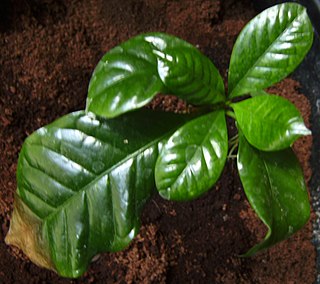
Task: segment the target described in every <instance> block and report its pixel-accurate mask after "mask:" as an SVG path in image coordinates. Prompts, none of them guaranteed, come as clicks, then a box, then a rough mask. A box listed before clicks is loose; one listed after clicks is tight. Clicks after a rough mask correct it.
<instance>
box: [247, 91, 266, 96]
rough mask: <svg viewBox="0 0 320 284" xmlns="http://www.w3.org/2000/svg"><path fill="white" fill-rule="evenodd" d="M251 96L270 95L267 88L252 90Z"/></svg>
mask: <svg viewBox="0 0 320 284" xmlns="http://www.w3.org/2000/svg"><path fill="white" fill-rule="evenodd" d="M250 95H251V97H258V96H266V95H270V94H269V93H268V92H266V91H265V90H255V91H251V92H250Z"/></svg>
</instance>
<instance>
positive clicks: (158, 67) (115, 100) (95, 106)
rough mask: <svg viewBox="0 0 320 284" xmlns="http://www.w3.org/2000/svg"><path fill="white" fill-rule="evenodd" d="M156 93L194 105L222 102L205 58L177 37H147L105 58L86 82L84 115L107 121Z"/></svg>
mask: <svg viewBox="0 0 320 284" xmlns="http://www.w3.org/2000/svg"><path fill="white" fill-rule="evenodd" d="M157 93H170V94H172V95H177V96H180V97H181V98H182V99H185V100H187V101H188V102H190V103H195V104H208V103H214V102H217V101H222V100H224V86H223V82H222V78H221V76H220V75H219V72H218V71H217V69H216V68H215V67H214V65H213V64H212V63H211V61H210V60H209V59H208V58H206V57H205V56H204V55H202V54H201V53H200V52H199V51H198V50H197V49H196V48H195V47H193V46H192V45H191V44H189V43H187V42H185V41H183V40H181V39H179V38H177V37H174V36H171V35H167V34H164V33H148V34H142V35H139V36H136V37H134V38H132V39H130V40H128V41H126V42H124V43H122V44H121V45H119V46H117V47H115V48H113V49H112V50H110V51H109V52H108V53H106V54H105V55H104V56H103V58H102V59H101V60H100V62H99V63H98V65H97V67H96V69H95V70H94V72H93V75H92V78H91V80H90V84H89V91H88V99H87V110H88V111H92V112H94V113H96V114H98V115H101V116H104V117H109V118H111V117H115V116H118V115H120V114H122V113H125V112H127V111H130V110H134V109H137V108H140V107H142V106H144V105H145V104H147V103H148V102H150V101H151V100H152V98H153V97H154V96H155V95H156V94H157Z"/></svg>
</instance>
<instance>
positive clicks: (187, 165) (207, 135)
mask: <svg viewBox="0 0 320 284" xmlns="http://www.w3.org/2000/svg"><path fill="white" fill-rule="evenodd" d="M214 127H215V125H214V123H212V124H211V127H210V128H209V131H208V133H207V134H206V136H205V137H204V139H203V140H202V142H201V144H200V148H198V147H197V149H196V150H195V151H194V154H193V155H192V158H191V159H190V163H186V166H185V167H184V169H183V170H182V171H181V173H180V174H179V175H178V176H177V178H176V179H175V180H174V181H173V182H172V184H171V187H173V186H174V185H175V184H176V183H177V181H178V180H179V179H180V177H181V176H182V174H183V173H184V172H185V170H186V168H187V167H189V166H190V164H192V163H191V162H193V161H194V159H195V156H196V153H198V152H199V151H202V150H201V149H202V148H203V145H204V141H205V140H207V138H208V137H209V136H210V134H211V131H212V129H213V128H214Z"/></svg>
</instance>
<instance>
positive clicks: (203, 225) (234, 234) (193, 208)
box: [0, 0, 316, 283]
mask: <svg viewBox="0 0 320 284" xmlns="http://www.w3.org/2000/svg"><path fill="white" fill-rule="evenodd" d="M255 14H256V13H255V11H254V9H253V8H252V3H251V2H250V1H249V0H248V1H246V0H243V1H237V0H234V1H231V0H224V1H214V0H211V1H209V0H204V1H203V0H193V1H191V0H184V1H175V0H144V1H142V0H122V1H119V0H109V1H102V0H89V1H77V0H67V1H62V0H56V1H52V0H45V1H44V0H43V1H40V0H21V1H14V0H2V1H1V3H0V66H1V67H0V126H1V128H0V151H1V152H0V218H1V225H2V226H1V228H0V229H1V230H0V282H1V283H313V282H314V281H315V277H316V268H315V265H316V255H315V248H314V246H313V245H312V243H311V239H312V224H311V221H310V222H309V223H308V224H307V225H306V226H305V227H304V228H303V229H302V230H301V231H299V232H298V233H297V234H295V235H294V236H293V237H291V238H290V239H288V240H287V241H284V242H282V243H280V244H278V245H276V246H275V247H273V248H271V249H269V250H267V251H265V252H262V253H260V254H258V255H257V256H255V257H252V258H239V257H238V255H239V254H241V253H243V252H245V251H246V250H247V249H249V248H250V247H251V246H253V245H254V244H255V243H256V242H257V241H259V240H261V239H262V238H263V236H264V234H265V233H266V228H265V227H264V226H263V225H262V223H261V222H260V221H259V219H258V218H257V217H256V215H255V213H254V212H253V211H252V210H251V209H250V206H249V204H248V201H247V199H246V197H245V195H244V193H243V189H242V187H241V183H240V180H239V177H238V174H237V170H236V162H235V160H228V162H227V164H226V168H225V170H224V172H223V174H222V176H221V179H220V181H219V182H218V183H217V184H216V185H215V186H214V187H213V188H212V190H211V191H210V192H208V193H207V194H205V195H204V196H202V197H201V198H199V199H197V200H195V201H192V202H185V203H175V202H169V201H165V200H163V199H162V198H160V197H159V196H154V197H153V198H152V199H151V200H150V202H149V203H148V204H147V206H146V208H145V210H144V212H143V215H142V227H141V231H140V234H139V235H138V236H137V238H136V239H135V240H134V241H133V242H132V244H131V245H130V246H129V247H128V249H126V250H125V251H123V252H119V253H112V254H111V253H104V254H101V255H99V256H98V257H97V258H96V259H95V260H94V261H93V263H92V264H91V265H90V267H89V270H88V271H87V272H86V273H85V275H84V276H82V277H81V278H79V279H77V280H69V279H64V278H61V277H59V276H58V275H56V274H55V273H53V272H51V271H48V270H45V269H41V268H39V267H37V266H35V265H34V264H32V263H31V262H30V261H28V260H27V259H26V257H25V256H24V255H23V254H22V253H21V252H19V251H18V250H17V249H15V248H11V247H8V246H7V245H6V244H5V243H4V237H5V235H6V233H7V231H8V228H9V220H10V216H11V213H12V206H13V197H14V192H15V190H16V179H15V172H16V166H17V159H18V153H19V150H20V148H21V145H22V143H23V141H24V139H25V138H26V137H27V135H29V134H31V133H32V132H33V131H34V130H36V129H37V128H39V127H41V126H43V125H45V124H47V123H50V122H51V121H53V120H54V119H56V118H58V117H60V116H62V115H64V114H67V113H69V112H72V111H75V110H79V109H83V108H84V107H85V98H86V94H87V86H88V82H89V80H90V75H91V72H92V70H93V68H94V67H95V65H96V64H97V62H98V61H99V59H100V58H101V56H102V55H103V54H104V53H105V52H106V51H108V50H109V49H111V48H112V47H114V46H115V45H117V44H119V43H121V42H123V41H125V40H127V39H129V38H130V37H132V36H134V35H137V34H139V33H142V32H149V31H161V32H168V33H171V34H174V35H177V36H179V37H181V38H183V39H185V40H187V41H189V42H191V43H192V44H194V45H196V46H197V47H198V48H199V49H200V50H201V51H202V52H204V53H205V54H206V55H207V56H208V57H209V58H211V59H212V60H213V61H214V63H215V64H216V66H217V67H218V69H219V70H220V72H221V74H222V75H223V76H224V77H225V78H226V74H227V68H228V62H229V58H230V55H231V49H232V45H233V43H234V41H235V39H236V36H237V34H238V33H239V32H240V30H241V28H242V27H243V26H244V25H245V24H246V23H247V22H248V20H249V19H251V18H252V17H253V16H254V15H255ZM270 92H272V93H275V94H278V95H282V96H284V97H286V98H288V99H289V100H291V101H292V102H293V103H294V104H295V105H296V106H297V107H298V108H299V109H300V111H301V112H302V114H303V117H304V119H305V122H306V124H307V125H309V115H310V106H309V103H308V100H307V99H306V98H305V96H304V95H303V94H301V91H300V85H299V83H298V82H295V81H293V80H292V79H286V80H285V81H284V82H282V83H280V84H278V85H277V86H275V87H273V88H271V89H270ZM149 107H151V108H160V109H163V110H169V111H184V110H185V109H186V108H187V106H186V105H185V104H184V103H183V102H182V101H179V100H177V99H176V98H174V97H170V96H169V97H168V96H166V97H164V96H162V95H159V96H158V97H156V99H155V100H154V101H153V102H152V103H151V104H150V106H149ZM229 126H230V129H231V132H232V131H233V130H234V125H233V124H232V122H229ZM311 144H312V137H305V138H302V139H300V140H299V141H298V142H297V143H296V144H295V145H294V149H295V151H296V153H297V154H298V157H299V160H300V161H301V163H302V166H303V170H304V174H305V178H306V181H307V182H308V181H309V179H310V175H311V170H310V166H309V162H308V161H309V157H310V148H311Z"/></svg>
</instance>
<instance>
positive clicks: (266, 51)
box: [230, 13, 303, 98]
mask: <svg viewBox="0 0 320 284" xmlns="http://www.w3.org/2000/svg"><path fill="white" fill-rule="evenodd" d="M302 15H303V13H301V14H299V15H298V16H296V17H295V18H293V20H292V21H291V22H290V23H289V25H288V26H287V28H286V29H285V30H283V31H282V32H281V33H280V34H279V35H278V37H277V38H276V39H275V40H274V41H273V42H272V43H271V44H270V45H269V46H268V48H267V49H266V50H265V51H264V52H263V53H262V54H261V55H260V56H259V57H258V59H257V60H256V61H255V63H254V64H253V65H252V67H251V68H249V69H248V70H247V72H246V73H245V74H244V75H243V76H242V78H241V79H240V80H239V81H238V83H237V84H236V85H235V87H234V88H233V90H232V92H231V94H230V98H233V97H234V95H232V94H233V93H234V92H235V90H237V89H238V86H239V85H240V84H241V83H242V81H243V80H244V79H245V78H247V76H248V73H250V72H251V71H252V70H253V69H254V68H256V66H257V65H258V63H259V62H260V60H261V58H262V57H263V56H265V55H266V54H267V53H268V52H269V50H270V49H271V48H272V47H273V46H274V44H275V43H276V42H277V41H278V40H279V38H280V37H282V35H283V34H284V33H286V32H287V30H289V29H290V28H291V27H292V23H293V22H294V21H296V20H297V19H299V17H301V16H302ZM236 97H237V95H236Z"/></svg>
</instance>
